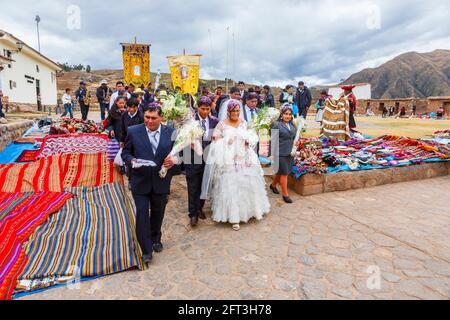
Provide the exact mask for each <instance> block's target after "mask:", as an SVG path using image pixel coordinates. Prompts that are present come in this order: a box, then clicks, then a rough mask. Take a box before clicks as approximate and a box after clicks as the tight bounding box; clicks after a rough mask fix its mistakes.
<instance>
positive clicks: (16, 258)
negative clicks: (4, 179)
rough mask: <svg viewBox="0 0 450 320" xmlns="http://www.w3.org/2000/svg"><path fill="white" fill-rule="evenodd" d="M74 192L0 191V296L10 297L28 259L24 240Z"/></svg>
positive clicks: (0, 297) (3, 298)
mask: <svg viewBox="0 0 450 320" xmlns="http://www.w3.org/2000/svg"><path fill="white" fill-rule="evenodd" d="M72 197H73V195H72V194H70V193H65V192H40V193H4V192H0V299H1V300H5V299H11V296H12V293H13V291H14V288H15V285H16V280H17V277H18V276H19V275H20V274H21V272H22V270H23V268H24V266H25V264H26V262H27V258H26V256H25V253H24V251H23V249H22V247H23V245H24V243H25V242H26V241H27V240H28V239H29V237H30V236H31V234H32V233H33V232H34V231H35V230H36V229H37V227H38V226H40V225H41V224H43V223H44V222H45V221H47V219H48V218H49V216H50V215H51V214H52V213H55V212H57V211H58V210H59V209H60V208H61V207H62V206H63V205H64V204H65V203H66V201H67V200H69V199H70V198H72Z"/></svg>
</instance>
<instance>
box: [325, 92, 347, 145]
mask: <svg viewBox="0 0 450 320" xmlns="http://www.w3.org/2000/svg"><path fill="white" fill-rule="evenodd" d="M349 117H350V111H349V102H348V100H347V99H346V98H341V99H340V100H338V101H335V100H333V99H331V98H328V99H327V100H326V101H325V110H324V113H323V119H322V130H321V138H327V139H337V140H342V141H347V140H350V130H349Z"/></svg>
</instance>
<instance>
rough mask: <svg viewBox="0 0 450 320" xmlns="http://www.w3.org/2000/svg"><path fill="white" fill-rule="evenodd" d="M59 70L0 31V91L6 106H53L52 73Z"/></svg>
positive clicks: (54, 95)
mask: <svg viewBox="0 0 450 320" xmlns="http://www.w3.org/2000/svg"><path fill="white" fill-rule="evenodd" d="M59 71H61V68H60V67H59V66H58V65H57V64H56V63H55V62H53V61H52V60H50V59H49V58H47V57H45V56H44V55H42V54H41V53H39V52H37V51H36V50H34V49H33V48H32V47H30V46H28V45H27V44H25V43H23V42H22V41H21V40H20V39H18V38H16V37H14V36H13V35H12V34H10V33H7V32H5V31H2V30H0V89H1V90H2V91H3V95H4V96H7V97H8V101H9V103H10V104H18V105H31V106H33V107H34V109H39V110H41V107H42V106H56V105H57V86H56V73H57V72H59Z"/></svg>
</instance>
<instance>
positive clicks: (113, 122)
mask: <svg viewBox="0 0 450 320" xmlns="http://www.w3.org/2000/svg"><path fill="white" fill-rule="evenodd" d="M123 114H124V113H123V112H121V111H120V110H119V108H117V105H113V106H112V107H111V109H110V110H109V112H108V118H107V121H108V127H111V128H112V130H114V138H115V139H116V140H117V141H118V142H121V141H122V115H123Z"/></svg>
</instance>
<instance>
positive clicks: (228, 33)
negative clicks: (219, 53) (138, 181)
mask: <svg viewBox="0 0 450 320" xmlns="http://www.w3.org/2000/svg"><path fill="white" fill-rule="evenodd" d="M229 46H230V27H227V72H226V78H225V81H226V83H225V87H226V91H227V93H228V56H229Z"/></svg>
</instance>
